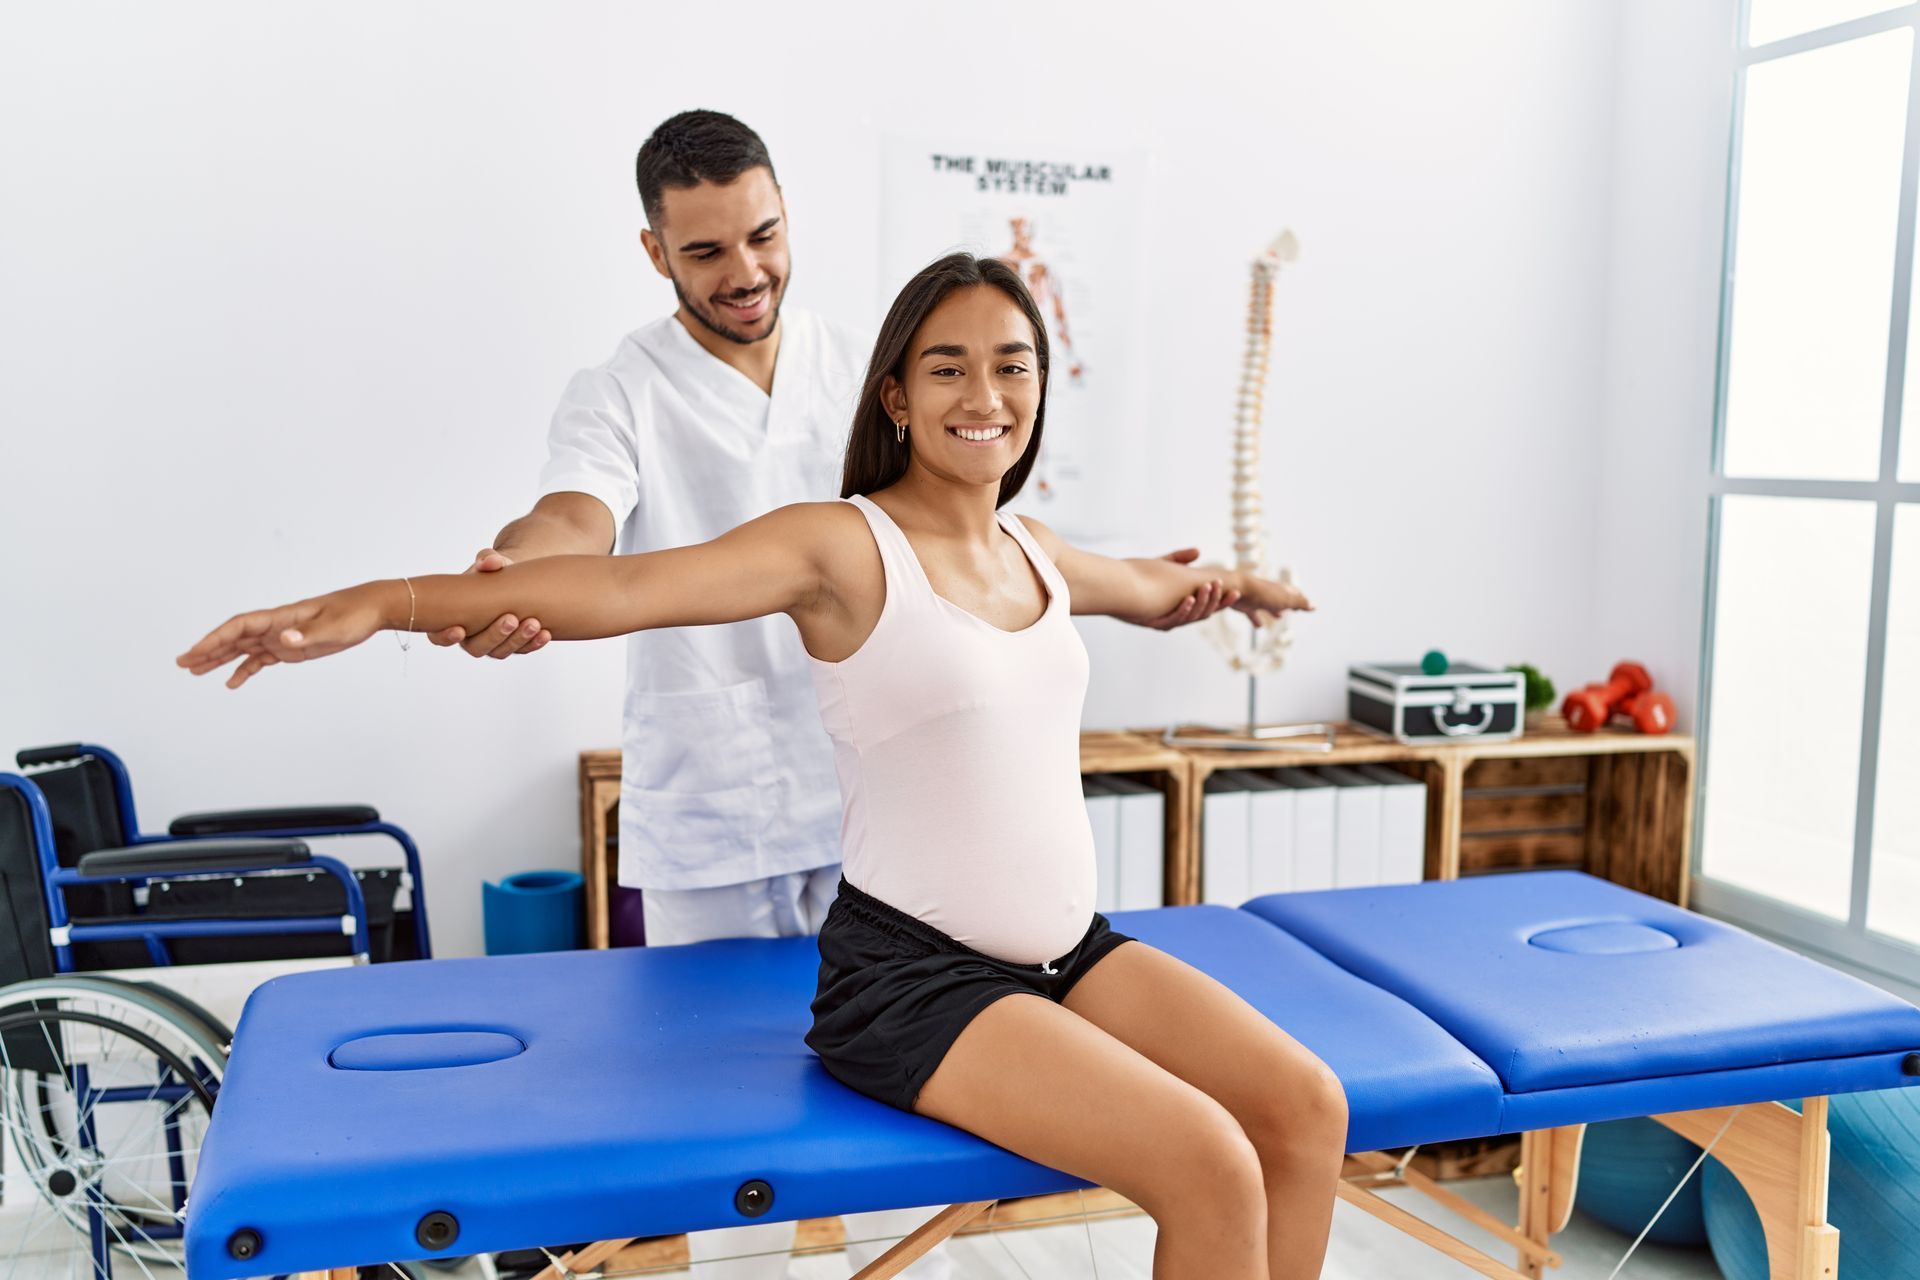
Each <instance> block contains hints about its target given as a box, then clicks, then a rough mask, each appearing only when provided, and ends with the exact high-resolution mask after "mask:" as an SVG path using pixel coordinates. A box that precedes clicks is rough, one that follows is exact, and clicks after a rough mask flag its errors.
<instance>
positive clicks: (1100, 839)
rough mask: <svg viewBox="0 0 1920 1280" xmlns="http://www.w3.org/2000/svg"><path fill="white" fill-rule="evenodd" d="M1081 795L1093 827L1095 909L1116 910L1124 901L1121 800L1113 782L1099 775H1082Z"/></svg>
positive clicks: (1103, 910)
mask: <svg viewBox="0 0 1920 1280" xmlns="http://www.w3.org/2000/svg"><path fill="white" fill-rule="evenodd" d="M1080 792H1081V794H1082V795H1084V796H1085V797H1086V800H1087V822H1088V823H1089V824H1091V826H1092V827H1093V862H1094V895H1093V909H1094V910H1095V911H1101V912H1105V911H1114V910H1117V909H1118V907H1117V904H1118V902H1119V901H1120V898H1119V892H1120V797H1119V795H1118V794H1117V793H1116V792H1115V791H1114V790H1113V787H1112V779H1111V778H1109V777H1107V776H1106V775H1105V774H1099V773H1083V774H1081V775H1080Z"/></svg>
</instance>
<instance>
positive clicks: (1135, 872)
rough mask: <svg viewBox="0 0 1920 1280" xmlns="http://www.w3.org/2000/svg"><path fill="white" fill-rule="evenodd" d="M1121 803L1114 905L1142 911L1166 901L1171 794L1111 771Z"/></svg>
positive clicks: (1110, 782)
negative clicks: (1167, 795)
mask: <svg viewBox="0 0 1920 1280" xmlns="http://www.w3.org/2000/svg"><path fill="white" fill-rule="evenodd" d="M1107 785H1108V786H1109V787H1110V788H1112V789H1113V792H1114V797H1115V801H1116V803H1117V804H1118V806H1119V823H1120V857H1119V866H1120V875H1119V889H1118V891H1117V892H1116V894H1115V895H1114V906H1115V908H1116V909H1117V910H1120V911H1139V910H1143V909H1145V908H1147V907H1160V906H1165V905H1166V879H1167V859H1166V847H1165V846H1166V837H1167V797H1166V794H1165V793H1164V792H1162V791H1161V790H1160V788H1158V787H1156V786H1154V785H1153V784H1152V783H1149V782H1143V781H1141V780H1140V779H1139V778H1135V777H1130V776H1128V775H1126V774H1124V773H1111V774H1108V775H1107Z"/></svg>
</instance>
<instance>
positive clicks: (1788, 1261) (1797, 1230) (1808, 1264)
mask: <svg viewBox="0 0 1920 1280" xmlns="http://www.w3.org/2000/svg"><path fill="white" fill-rule="evenodd" d="M1653 1118H1654V1119H1655V1120H1658V1121H1659V1122H1660V1123H1661V1124H1663V1125H1665V1126H1666V1127H1667V1128H1669V1129H1671V1130H1673V1131H1674V1132H1675V1133H1677V1134H1679V1135H1680V1136H1681V1137H1683V1138H1685V1139H1687V1140H1688V1141H1689V1142H1693V1143H1696V1144H1698V1145H1700V1146H1702V1147H1704V1146H1706V1145H1707V1144H1709V1143H1714V1138H1715V1135H1718V1136H1719V1141H1718V1142H1717V1143H1714V1147H1713V1154H1714V1158H1716V1159H1717V1160H1719V1161H1720V1163H1721V1164H1723V1165H1725V1166H1726V1167H1727V1172H1729V1173H1731V1174H1732V1175H1733V1176H1734V1178H1735V1179H1736V1180H1738V1181H1739V1183H1740V1185H1741V1186H1742V1187H1744V1188H1745V1189H1746V1192H1747V1195H1748V1197H1749V1198H1750V1199H1751V1200H1752V1201H1753V1207H1754V1210H1755V1211H1756V1212H1757V1213H1759V1215H1760V1230H1761V1234H1762V1235H1764V1236H1765V1237H1766V1242H1767V1277H1768V1280H1834V1278H1835V1277H1837V1276H1838V1275H1839V1274H1840V1232H1839V1231H1838V1229H1836V1228H1835V1227H1834V1226H1833V1225H1832V1224H1830V1223H1829V1222H1828V1221H1827V1148H1828V1141H1829V1140H1828V1135H1827V1100H1826V1099H1825V1098H1808V1099H1807V1100H1806V1101H1805V1102H1804V1103H1803V1104H1802V1109H1801V1110H1800V1111H1798V1112H1795V1111H1794V1110H1793V1108H1791V1107H1789V1106H1786V1105H1784V1104H1782V1103H1778V1102H1760V1103H1752V1104H1749V1105H1747V1106H1745V1107H1710V1108H1708V1109H1707V1110H1704V1111H1680V1112H1674V1113H1672V1114H1669V1115H1661V1116H1655V1117H1653ZM1723 1128H1724V1132H1723V1131H1722V1130H1723Z"/></svg>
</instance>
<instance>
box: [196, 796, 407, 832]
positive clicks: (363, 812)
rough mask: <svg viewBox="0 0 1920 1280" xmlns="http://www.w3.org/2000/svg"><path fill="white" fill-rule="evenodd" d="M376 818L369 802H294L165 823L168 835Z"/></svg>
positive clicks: (299, 827)
mask: <svg viewBox="0 0 1920 1280" xmlns="http://www.w3.org/2000/svg"><path fill="white" fill-rule="evenodd" d="M378 821H380V811H379V810H377V809H375V808H374V807H373V806H372V805H369V804H317V805H295V806H291V807H288V808H283V809H222V810H220V811H219V812H217V813H188V814H182V815H181V816H180V817H178V818H175V819H174V820H173V822H172V823H171V824H170V825H169V826H168V827H167V834H168V835H170V836H217V835H231V834H240V833H253V832H267V831H310V830H312V829H313V828H315V827H364V826H366V825H367V824H368V823H370V822H378Z"/></svg>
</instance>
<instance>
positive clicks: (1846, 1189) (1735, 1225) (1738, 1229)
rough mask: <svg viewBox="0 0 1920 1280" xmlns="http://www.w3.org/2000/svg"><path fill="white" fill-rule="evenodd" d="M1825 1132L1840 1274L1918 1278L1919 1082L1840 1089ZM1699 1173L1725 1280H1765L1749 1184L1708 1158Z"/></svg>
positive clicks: (1763, 1249)
mask: <svg viewBox="0 0 1920 1280" xmlns="http://www.w3.org/2000/svg"><path fill="white" fill-rule="evenodd" d="M1797 1109H1798V1108H1797V1107H1796V1110H1797ZM1827 1132H1828V1133H1829V1134H1831V1135H1832V1139H1833V1141H1832V1147H1831V1154H1830V1155H1829V1156H1828V1161H1827V1221H1829V1222H1831V1223H1832V1224H1833V1225H1834V1226H1836V1227H1838V1228H1839V1229H1840V1274H1841V1275H1843V1276H1871V1277H1873V1280H1920V1089H1889V1090H1886V1091H1884V1092H1881V1093H1846V1094H1840V1095H1838V1096H1836V1097H1834V1098H1833V1099H1832V1100H1831V1101H1830V1103H1829V1105H1828V1110H1827ZM1701 1172H1702V1173H1703V1174H1705V1175H1706V1176H1705V1178H1704V1180H1703V1181H1702V1184H1701V1191H1702V1200H1703V1202H1704V1207H1705V1210H1706V1222H1707V1243H1708V1244H1709V1245H1710V1246H1711V1247H1712V1249H1713V1260H1714V1262H1715V1263H1716V1264H1718V1266H1719V1267H1720V1271H1721V1273H1722V1274H1723V1275H1725V1276H1726V1278H1727V1280H1767V1245H1766V1241H1765V1239H1764V1238H1763V1237H1762V1236H1761V1234H1760V1215H1759V1213H1757V1212H1756V1211H1755V1210H1754V1207H1753V1201H1752V1200H1750V1199H1749V1198H1748V1197H1747V1193H1746V1189H1745V1188H1744V1187H1742V1186H1741V1185H1740V1183H1739V1182H1738V1181H1737V1180H1736V1179H1735V1178H1734V1176H1733V1175H1732V1174H1731V1173H1729V1172H1728V1171H1727V1169H1726V1166H1724V1165H1722V1164H1721V1163H1720V1162H1719V1161H1718V1160H1715V1159H1713V1158H1711V1157H1709V1158H1708V1160H1707V1164H1706V1167H1705V1168H1704V1169H1702V1170H1701Z"/></svg>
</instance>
